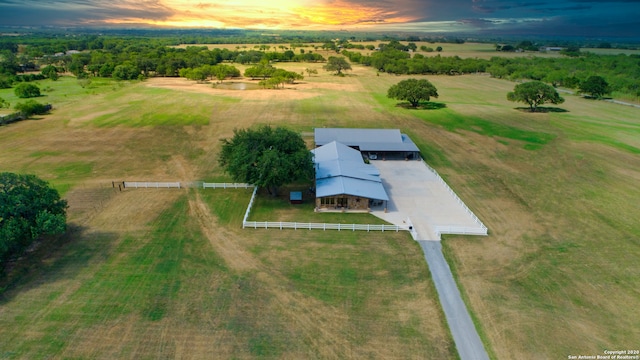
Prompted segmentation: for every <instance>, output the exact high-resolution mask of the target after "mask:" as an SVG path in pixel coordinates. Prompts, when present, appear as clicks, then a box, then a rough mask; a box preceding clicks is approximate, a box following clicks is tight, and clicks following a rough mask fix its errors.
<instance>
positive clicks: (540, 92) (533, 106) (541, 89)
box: [507, 81, 564, 112]
mask: <svg viewBox="0 0 640 360" xmlns="http://www.w3.org/2000/svg"><path fill="white" fill-rule="evenodd" d="M507 100H509V101H517V102H523V103H526V104H528V105H529V108H530V110H531V112H535V111H536V110H537V108H538V106H539V105H542V104H544V103H551V104H562V103H563V102H564V98H562V97H561V96H560V95H559V94H558V92H557V91H556V89H554V88H553V87H552V86H551V85H547V84H545V83H543V82H542V81H529V82H526V83H522V84H518V85H516V86H515V88H514V89H513V91H512V92H509V93H507Z"/></svg>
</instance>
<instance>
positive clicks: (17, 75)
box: [0, 30, 640, 98]
mask: <svg viewBox="0 0 640 360" xmlns="http://www.w3.org/2000/svg"><path fill="white" fill-rule="evenodd" d="M107 33H109V32H108V31H107ZM352 35H353V36H351V37H349V38H347V37H345V34H340V33H326V34H318V33H312V32H310V33H307V34H301V33H289V34H283V35H281V36H280V37H277V38H273V37H263V36H261V35H260V33H256V32H252V31H241V30H229V31H222V30H221V31H211V32H205V33H201V32H198V31H197V30H193V31H184V32H181V31H178V32H169V33H164V32H161V31H158V32H155V31H154V32H149V31H144V30H131V31H127V32H126V33H124V34H116V33H114V34H100V35H98V34H76V35H74V36H66V35H65V36H60V34H55V35H52V34H50V33H45V34H37V33H36V34H29V35H26V36H20V37H15V38H14V37H11V38H6V39H2V41H0V88H8V87H12V86H15V85H16V84H19V83H22V82H29V81H33V80H38V79H43V78H45V77H48V78H51V79H54V80H55V78H56V77H57V76H58V75H59V74H60V73H64V72H70V73H72V74H74V75H75V76H77V77H78V78H87V77H90V76H94V77H95V76H100V77H113V78H116V79H120V80H132V79H143V78H146V77H152V76H171V77H175V76H180V71H181V69H185V68H190V69H197V68H201V67H202V66H205V65H208V66H215V65H222V64H228V63H239V64H260V63H261V62H267V63H276V62H291V61H295V62H325V61H326V60H325V58H324V57H323V56H322V54H321V53H323V54H324V52H325V51H326V54H325V56H328V55H329V54H331V53H340V54H342V55H343V56H345V57H346V58H347V59H348V60H349V62H350V63H351V64H362V65H365V66H371V67H373V68H375V69H376V70H378V71H380V72H386V73H390V74H408V75H411V74H416V75H417V74H423V75H424V74H437V75H460V74H469V73H489V74H491V76H493V77H496V78H505V79H509V80H515V81H519V80H537V81H542V82H545V83H548V84H551V85H552V86H554V87H557V86H562V87H566V88H571V89H582V88H581V84H583V83H584V82H585V81H587V79H588V78H589V77H591V76H600V77H602V78H603V79H604V80H605V81H606V83H607V84H608V88H607V90H608V93H614V94H616V95H619V94H620V95H624V96H631V97H637V96H640V70H638V69H640V55H624V54H618V55H599V54H593V53H588V52H584V51H580V48H579V47H578V46H577V45H575V44H570V43H566V44H560V45H562V47H563V48H564V49H565V50H566V51H564V52H563V54H566V56H560V57H537V56H527V57H501V56H495V57H493V58H491V59H489V60H486V59H478V58H461V57H459V56H442V54H438V55H436V56H431V55H430V54H428V53H429V52H438V51H441V50H442V48H441V47H439V46H438V47H436V45H434V46H433V47H430V46H426V45H421V46H420V47H419V48H418V46H417V45H416V43H415V41H429V42H435V41H436V40H437V41H438V42H453V43H462V42H464V41H462V40H459V39H455V38H453V39H447V38H438V39H433V38H427V37H422V38H421V37H418V36H407V37H405V38H404V39H405V40H406V41H407V42H406V43H404V42H401V41H399V40H398V39H396V38H394V37H392V36H386V37H385V36H383V39H384V40H386V42H383V43H380V44H378V46H377V47H374V46H373V45H371V44H367V45H363V44H361V43H358V41H359V40H364V41H373V40H376V39H375V38H371V36H370V35H366V34H357V35H355V34H352ZM336 38H337V39H338V40H336ZM198 41H201V42H202V43H208V44H229V43H235V44H243V43H245V44H253V47H249V46H246V45H238V46H236V49H235V50H232V49H227V48H212V49H209V48H207V47H205V46H187V47H173V45H178V44H196V43H197V42H198ZM273 42H277V43H279V45H273V44H269V45H267V44H266V43H273ZM287 43H288V44H287ZM307 43H315V45H313V44H307ZM317 44H322V45H317ZM539 45H540V44H537V43H534V42H532V41H529V40H526V41H521V42H519V43H517V42H513V44H505V45H499V49H500V50H505V49H509V48H513V49H524V50H526V51H532V50H535V49H536V48H537V47H538V46H539ZM556 45H557V44H556ZM599 46H601V47H607V48H611V44H600V45H599ZM70 50H75V52H72V53H70V52H69V51H70ZM354 50H367V51H370V53H364V52H363V51H354ZM425 54H426V55H425ZM333 57H334V58H335V59H333V60H329V61H328V62H327V63H326V65H325V66H329V69H335V70H329V71H335V72H336V73H337V74H340V73H341V72H342V71H344V70H347V69H348V68H347V67H342V66H351V65H350V64H349V62H346V61H345V62H342V61H340V60H337V59H340V57H339V56H333ZM337 61H340V64H338V63H336V62H337ZM336 66H337V67H336ZM38 67H40V69H41V73H39V74H36V73H33V72H31V73H26V72H27V71H31V70H37V69H38ZM195 73H196V74H194V75H193V76H194V78H198V77H201V75H200V74H197V71H195ZM221 76H222V75H221ZM214 77H217V75H214ZM263 79H266V78H263ZM586 86H587V87H589V84H588V83H587V85H586ZM586 89H587V88H585V90H586ZM585 93H587V94H591V93H589V92H585ZM591 96H593V97H596V98H597V97H601V96H603V94H601V92H596V93H593V94H591Z"/></svg>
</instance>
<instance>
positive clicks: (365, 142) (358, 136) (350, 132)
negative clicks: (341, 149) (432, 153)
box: [314, 128, 420, 151]
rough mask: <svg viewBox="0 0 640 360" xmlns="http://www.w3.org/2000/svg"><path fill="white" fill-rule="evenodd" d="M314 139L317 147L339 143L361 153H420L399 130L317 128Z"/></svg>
mask: <svg viewBox="0 0 640 360" xmlns="http://www.w3.org/2000/svg"><path fill="white" fill-rule="evenodd" d="M314 137H315V142H316V146H322V145H325V144H328V143H330V142H332V141H337V142H339V143H342V144H345V145H347V146H354V147H358V148H359V149H360V151H420V149H418V147H417V146H416V144H414V143H413V141H411V139H410V138H409V136H407V135H405V134H402V133H400V130H398V129H351V128H316V129H315V132H314Z"/></svg>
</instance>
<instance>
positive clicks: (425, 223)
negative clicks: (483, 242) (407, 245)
mask: <svg viewBox="0 0 640 360" xmlns="http://www.w3.org/2000/svg"><path fill="white" fill-rule="evenodd" d="M372 163H373V164H374V165H375V166H376V167H377V168H378V170H380V177H381V178H382V183H383V184H384V187H385V189H386V190H387V194H388V195H389V198H390V199H391V200H389V204H388V207H387V212H386V213H385V212H384V211H382V210H377V209H376V210H374V211H372V213H373V214H374V215H375V216H377V217H379V218H382V219H384V220H386V221H388V222H390V223H392V224H396V225H406V222H407V219H410V221H411V223H412V224H413V226H414V228H415V229H416V231H417V233H418V239H420V240H440V235H439V233H460V231H458V232H456V231H447V229H453V230H455V229H458V230H463V229H464V230H466V231H467V232H468V233H481V232H482V231H483V230H484V229H483V228H482V226H481V224H479V223H478V222H476V220H475V216H474V215H472V214H470V213H469V212H468V210H467V209H466V207H465V206H464V205H463V204H461V203H460V202H459V200H458V199H457V197H456V196H455V195H453V194H451V193H450V192H449V189H448V187H447V186H446V185H444V184H443V183H442V182H441V181H440V178H439V177H438V175H436V174H434V173H433V172H432V171H431V170H429V168H427V166H426V165H425V164H424V163H423V162H422V161H381V160H377V161H372Z"/></svg>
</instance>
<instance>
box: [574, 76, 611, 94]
mask: <svg viewBox="0 0 640 360" xmlns="http://www.w3.org/2000/svg"><path fill="white" fill-rule="evenodd" d="M580 92H581V93H585V94H589V95H590V96H591V97H594V98H596V99H600V98H602V97H603V96H605V95H606V94H608V93H610V92H611V90H610V88H609V84H608V83H607V82H606V81H605V79H604V78H603V77H602V76H598V75H593V76H589V77H588V78H587V79H586V80H585V81H583V82H581V83H580Z"/></svg>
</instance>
